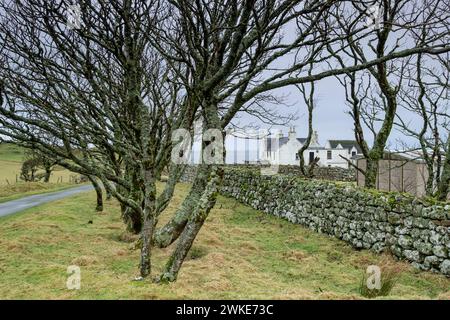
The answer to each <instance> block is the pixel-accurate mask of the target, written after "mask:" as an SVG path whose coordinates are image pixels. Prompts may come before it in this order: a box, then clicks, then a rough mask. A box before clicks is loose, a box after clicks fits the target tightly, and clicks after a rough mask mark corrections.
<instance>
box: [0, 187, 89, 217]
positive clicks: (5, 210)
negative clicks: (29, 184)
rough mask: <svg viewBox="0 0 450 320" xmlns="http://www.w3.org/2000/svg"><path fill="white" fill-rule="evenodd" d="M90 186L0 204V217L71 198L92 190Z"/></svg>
mask: <svg viewBox="0 0 450 320" xmlns="http://www.w3.org/2000/svg"><path fill="white" fill-rule="evenodd" d="M92 189H93V187H92V186H91V185H85V186H80V187H75V188H70V189H66V190H62V191H56V192H51V193H44V194H36V195H34V196H28V197H23V198H21V199H17V200H12V201H8V202H3V203H0V217H4V216H7V215H10V214H13V213H17V212H20V211H23V210H25V209H28V208H32V207H36V206H39V205H41V204H44V203H47V202H51V201H55V200H59V199H62V198H66V197H70V196H73V195H74V194H77V193H80V192H86V191H90V190H92Z"/></svg>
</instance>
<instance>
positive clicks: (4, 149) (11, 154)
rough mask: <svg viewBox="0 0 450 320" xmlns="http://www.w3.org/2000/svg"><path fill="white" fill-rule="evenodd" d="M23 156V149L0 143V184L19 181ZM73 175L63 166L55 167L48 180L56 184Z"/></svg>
mask: <svg viewBox="0 0 450 320" xmlns="http://www.w3.org/2000/svg"><path fill="white" fill-rule="evenodd" d="M23 158H24V150H23V149H22V148H20V147H18V146H15V145H13V144H10V143H2V144H0V186H4V185H12V184H15V183H16V181H18V182H21V181H20V179H19V178H18V177H19V175H20V168H21V166H22V162H23ZM71 175H73V173H71V172H70V171H68V170H65V169H64V168H61V167H57V168H56V169H55V170H54V171H53V173H52V175H51V177H50V182H51V183H54V184H56V183H57V182H58V180H60V179H62V183H68V182H69V180H70V176H71Z"/></svg>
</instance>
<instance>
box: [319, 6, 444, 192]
mask: <svg viewBox="0 0 450 320" xmlns="http://www.w3.org/2000/svg"><path fill="white" fill-rule="evenodd" d="M352 6H353V8H354V9H355V12H356V13H358V12H359V13H360V14H366V13H367V12H368V11H369V9H370V8H371V7H373V6H375V7H376V8H377V11H376V12H379V15H377V16H376V17H373V19H375V21H374V25H373V28H374V29H375V32H374V33H373V37H369V38H368V39H364V38H363V39H361V38H355V37H354V36H352V30H353V28H354V27H355V25H354V24H353V23H352V20H350V21H349V20H348V19H340V18H339V17H340V16H342V12H341V13H338V14H337V19H336V23H337V24H338V25H339V26H340V27H341V28H344V29H345V30H347V33H348V34H349V36H348V37H346V39H345V40H344V42H345V43H346V44H348V47H346V48H348V49H344V50H342V52H338V51H337V50H335V49H334V48H331V47H330V46H329V47H328V49H329V52H331V53H332V54H333V55H334V56H335V57H336V59H337V60H338V61H339V66H340V67H344V66H345V65H346V63H348V62H346V58H350V62H351V63H352V65H358V64H361V63H364V62H366V61H368V60H369V59H370V58H369V53H371V54H373V55H375V56H376V57H377V58H380V57H383V56H385V55H387V54H389V53H391V52H393V51H395V50H396V49H397V48H398V47H400V43H402V42H403V41H407V39H410V40H409V41H412V40H414V35H415V31H416V30H417V29H419V30H420V26H422V25H424V24H426V25H427V26H428V30H430V32H429V33H427V37H426V40H425V41H421V42H420V43H417V47H425V46H428V45H430V44H435V45H437V44H438V43H440V44H442V45H443V44H444V43H445V42H446V40H445V39H446V36H447V35H448V28H446V27H445V25H444V24H443V21H445V20H443V17H445V16H447V12H446V9H447V7H448V4H447V3H446V2H445V1H438V0H435V1H425V2H424V3H423V4H421V3H419V2H416V1H405V0H393V1H382V2H380V3H379V2H378V1H368V2H364V3H362V2H352ZM440 27H443V28H444V30H443V31H441V32H439V31H438V32H435V31H431V30H440V29H439V28H440ZM409 59H410V58H408V57H407V58H405V59H402V60H395V61H390V62H387V61H383V62H380V63H377V64H375V65H374V66H370V67H368V68H367V72H365V73H363V74H364V75H365V76H366V78H367V77H370V78H373V79H374V80H375V82H376V83H377V85H378V89H379V93H378V92H374V91H370V90H369V89H370V84H371V81H367V80H366V82H365V83H366V87H365V88H362V84H361V82H360V81H364V80H363V78H362V77H361V75H358V74H357V73H356V72H348V73H347V79H348V81H343V82H341V83H343V85H344V86H345V88H346V92H347V101H348V102H349V104H350V105H351V116H352V118H353V120H354V122H355V137H356V140H357V141H358V143H359V145H360V147H361V149H362V152H363V154H364V157H365V158H366V168H365V170H364V176H365V186H366V187H369V188H374V187H375V183H376V177H377V173H378V163H379V160H380V159H382V158H383V155H384V150H385V147H386V143H387V141H388V138H389V136H390V133H391V131H392V128H393V125H394V121H395V116H396V114H397V108H398V94H399V90H400V87H401V85H402V81H403V71H404V70H405V68H406V66H407V64H408V60H409ZM358 82H360V83H359V84H358ZM358 93H363V96H359V95H358ZM366 103H368V105H367V104H366ZM363 123H364V124H365V125H366V126H367V128H369V129H370V130H371V131H372V133H373V134H374V142H373V145H372V146H371V147H370V148H369V146H368V144H367V142H366V141H365V137H364V129H363V127H364V125H363ZM375 123H377V124H378V125H375Z"/></svg>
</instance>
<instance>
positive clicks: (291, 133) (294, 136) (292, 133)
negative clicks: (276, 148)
mask: <svg viewBox="0 0 450 320" xmlns="http://www.w3.org/2000/svg"><path fill="white" fill-rule="evenodd" d="M288 138H289V140H295V139H297V134H296V133H295V127H290V128H289V133H288Z"/></svg>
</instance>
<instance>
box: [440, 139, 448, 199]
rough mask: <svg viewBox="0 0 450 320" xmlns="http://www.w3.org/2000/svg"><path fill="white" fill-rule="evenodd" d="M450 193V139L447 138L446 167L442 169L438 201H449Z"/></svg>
mask: <svg viewBox="0 0 450 320" xmlns="http://www.w3.org/2000/svg"><path fill="white" fill-rule="evenodd" d="M449 192H450V137H448V138H447V152H446V153H445V162H444V167H443V168H442V176H441V181H439V185H438V192H437V193H438V199H439V200H442V201H445V200H447V196H448V193H449Z"/></svg>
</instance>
